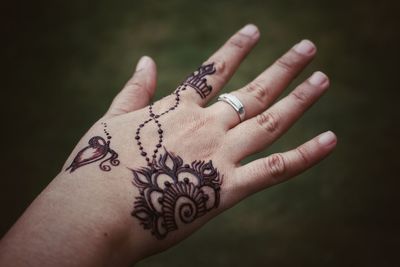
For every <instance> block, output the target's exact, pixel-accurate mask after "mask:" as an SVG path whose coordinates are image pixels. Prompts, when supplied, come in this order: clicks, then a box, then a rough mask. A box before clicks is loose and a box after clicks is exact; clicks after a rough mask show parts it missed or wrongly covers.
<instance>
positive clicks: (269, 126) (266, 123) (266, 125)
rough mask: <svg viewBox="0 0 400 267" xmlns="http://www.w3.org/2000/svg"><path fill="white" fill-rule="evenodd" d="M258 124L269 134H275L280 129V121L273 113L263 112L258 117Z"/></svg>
mask: <svg viewBox="0 0 400 267" xmlns="http://www.w3.org/2000/svg"><path fill="white" fill-rule="evenodd" d="M256 121H257V124H258V125H259V126H260V127H261V128H262V129H264V130H266V131H267V132H268V133H273V132H275V131H276V130H277V129H278V119H277V117H276V115H275V114H274V113H272V112H263V113H260V114H258V115H257V117H256Z"/></svg>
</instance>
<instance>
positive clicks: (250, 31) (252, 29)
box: [239, 24, 258, 36]
mask: <svg viewBox="0 0 400 267" xmlns="http://www.w3.org/2000/svg"><path fill="white" fill-rule="evenodd" d="M239 32H240V33H241V34H244V35H248V36H253V35H254V34H256V33H257V32H258V29H257V27H256V26H255V25H253V24H248V25H246V26H244V27H243V28H242V29H241V30H240V31H239Z"/></svg>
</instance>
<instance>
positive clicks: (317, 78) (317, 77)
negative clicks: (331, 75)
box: [309, 71, 328, 86]
mask: <svg viewBox="0 0 400 267" xmlns="http://www.w3.org/2000/svg"><path fill="white" fill-rule="evenodd" d="M327 79H328V77H327V76H326V75H325V74H324V73H322V72H320V71H316V72H314V74H313V75H312V76H311V77H310V79H309V81H310V83H311V84H312V85H317V86H319V85H322V84H323V83H325V82H326V80H327Z"/></svg>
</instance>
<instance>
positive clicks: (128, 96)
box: [105, 56, 157, 117]
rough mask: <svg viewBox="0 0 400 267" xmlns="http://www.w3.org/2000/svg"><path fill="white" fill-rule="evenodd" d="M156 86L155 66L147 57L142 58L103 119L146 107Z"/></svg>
mask: <svg viewBox="0 0 400 267" xmlns="http://www.w3.org/2000/svg"><path fill="white" fill-rule="evenodd" d="M156 85H157V69H156V64H155V62H154V61H153V59H151V58H150V57H148V56H143V57H142V58H141V59H140V60H139V62H138V64H137V66H136V70H135V73H134V74H133V76H132V78H131V79H130V80H129V81H128V82H127V83H126V84H125V86H124V88H122V90H121V92H119V94H118V95H117V96H116V97H115V98H114V100H113V102H112V103H111V106H110V108H109V109H108V111H107V113H106V114H105V117H114V116H117V115H122V114H125V113H128V112H131V111H135V110H138V109H141V108H143V107H145V106H147V105H148V104H149V102H150V99H151V98H152V97H153V95H154V91H155V89H156Z"/></svg>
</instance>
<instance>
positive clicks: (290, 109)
mask: <svg viewBox="0 0 400 267" xmlns="http://www.w3.org/2000/svg"><path fill="white" fill-rule="evenodd" d="M328 86H329V79H328V77H327V76H326V75H325V74H323V73H322V72H315V73H314V74H313V75H312V76H311V77H310V78H309V79H308V80H307V81H305V82H303V83H302V84H300V85H299V86H298V87H297V88H296V89H294V90H293V91H292V92H291V93H290V94H289V95H287V96H286V97H284V98H283V99H282V100H280V101H279V102H277V103H275V104H274V105H273V106H272V107H271V108H269V109H268V110H266V111H264V112H262V113H261V114H259V115H257V116H256V117H254V118H252V119H250V120H247V121H245V122H243V123H240V124H239V125H238V126H237V127H235V128H233V129H232V130H230V131H229V132H228V134H227V137H226V141H227V142H226V144H227V145H226V149H227V155H232V158H231V160H233V162H239V161H240V160H242V159H243V158H245V157H246V156H248V155H251V154H253V153H255V152H258V151H260V150H262V149H263V148H264V147H265V146H267V145H269V144H271V143H272V142H273V141H275V140H276V139H277V138H278V137H279V136H281V135H282V134H283V133H285V132H286V130H287V129H289V128H290V126H292V125H293V123H295V122H296V121H297V120H298V119H299V118H300V117H301V115H302V114H303V113H304V112H305V111H306V110H307V109H308V108H309V107H310V106H311V105H312V104H314V103H315V102H316V101H317V100H318V99H319V98H320V97H321V96H322V94H323V93H324V92H325V91H326V89H327V88H328ZM233 151H240V153H231V152H233Z"/></svg>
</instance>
